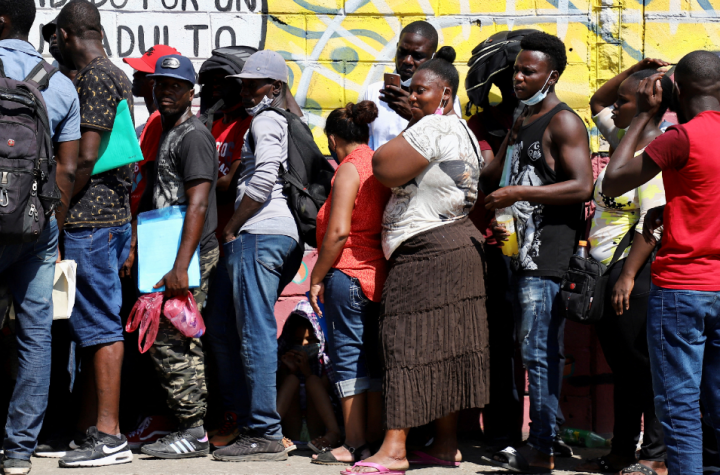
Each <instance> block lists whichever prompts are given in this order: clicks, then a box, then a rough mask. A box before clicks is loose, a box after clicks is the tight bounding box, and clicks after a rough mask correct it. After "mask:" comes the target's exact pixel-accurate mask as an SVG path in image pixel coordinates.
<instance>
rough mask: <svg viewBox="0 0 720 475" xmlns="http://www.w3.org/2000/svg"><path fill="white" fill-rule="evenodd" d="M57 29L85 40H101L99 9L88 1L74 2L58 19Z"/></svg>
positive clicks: (69, 4) (66, 7)
mask: <svg viewBox="0 0 720 475" xmlns="http://www.w3.org/2000/svg"><path fill="white" fill-rule="evenodd" d="M57 28H58V29H60V28H62V29H63V30H65V31H66V32H67V33H68V34H73V35H75V36H77V37H78V38H81V39H83V40H101V39H102V25H101V22H100V12H99V11H98V9H97V7H96V6H95V5H93V4H92V3H90V2H88V1H86V0H72V1H71V2H70V3H68V4H67V5H65V6H64V7H63V9H62V10H61V11H60V14H59V15H58V17H57Z"/></svg>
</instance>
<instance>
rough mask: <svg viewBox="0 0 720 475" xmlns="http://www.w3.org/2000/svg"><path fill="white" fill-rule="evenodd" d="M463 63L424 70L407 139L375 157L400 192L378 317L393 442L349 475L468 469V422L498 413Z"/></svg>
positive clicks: (378, 170)
mask: <svg viewBox="0 0 720 475" xmlns="http://www.w3.org/2000/svg"><path fill="white" fill-rule="evenodd" d="M454 59H455V50H454V49H452V48H450V47H443V48H441V49H440V50H439V51H438V53H437V54H436V55H435V58H434V59H432V60H430V61H428V62H426V63H425V64H423V65H421V66H420V67H419V68H418V70H417V72H416V73H415V74H414V75H413V77H412V82H411V84H410V97H409V101H410V106H411V110H412V120H411V121H410V123H409V124H408V128H407V129H406V130H405V131H404V132H402V133H401V134H400V135H398V136H397V137H396V138H394V139H392V140H390V141H389V142H388V143H386V144H385V145H383V146H382V147H380V148H379V149H378V150H377V151H376V152H375V154H374V155H373V160H372V162H373V174H374V176H375V178H377V180H378V181H379V182H380V183H381V184H383V185H385V186H387V187H390V188H391V196H390V200H389V201H388V204H387V206H386V207H385V212H384V215H383V223H382V237H381V241H382V248H383V253H384V255H385V257H386V258H387V259H388V260H389V261H390V268H389V272H388V278H387V280H386V282H385V287H384V290H383V294H382V302H381V309H380V348H381V352H382V353H381V356H382V360H383V368H384V371H385V375H384V379H383V399H384V413H385V426H386V427H385V429H386V430H387V432H386V434H385V439H384V441H383V444H382V447H381V448H380V450H379V451H378V452H377V453H376V454H375V455H373V456H372V457H370V458H368V459H366V460H364V461H361V462H357V463H355V465H354V466H353V467H352V468H351V469H348V470H346V471H345V472H343V473H344V474H351V473H383V474H394V475H398V474H402V473H404V472H405V471H406V470H407V469H408V468H409V466H410V464H418V465H435V466H449V467H456V466H459V465H460V463H461V461H462V455H461V453H460V451H459V450H458V441H457V420H458V413H459V411H461V410H462V409H467V408H476V407H483V406H484V405H485V404H487V402H488V396H489V393H488V389H489V387H488V386H489V358H488V331H487V317H486V313H485V283H484V275H483V274H484V265H485V264H484V256H483V251H482V243H483V241H484V238H483V235H482V233H481V232H480V231H479V230H478V229H477V228H476V227H475V225H473V223H472V221H470V219H469V218H468V214H469V213H470V211H471V210H472V208H473V206H475V203H476V200H477V196H478V180H479V176H480V172H481V171H482V169H483V166H484V163H485V161H484V158H483V157H482V155H481V154H480V147H479V145H478V142H477V140H476V139H475V137H474V136H473V134H472V132H470V129H468V126H467V124H466V123H465V121H464V120H463V119H462V118H461V117H459V116H458V115H456V114H455V112H454V110H453V106H452V104H453V99H454V98H455V95H456V94H457V90H458V85H459V75H458V72H457V69H455V67H454V66H453V65H452V61H454ZM333 278H334V277H333ZM433 421H434V422H435V429H436V431H435V437H434V441H433V443H432V444H431V445H429V446H427V447H425V448H424V449H423V451H416V452H413V453H410V454H408V453H407V450H406V440H407V435H408V432H409V430H410V428H411V427H418V426H421V425H424V424H428V423H430V422H433Z"/></svg>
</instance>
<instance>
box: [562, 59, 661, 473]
mask: <svg viewBox="0 0 720 475" xmlns="http://www.w3.org/2000/svg"><path fill="white" fill-rule="evenodd" d="M666 65H667V63H665V62H664V61H661V60H657V59H651V58H647V59H644V60H642V61H640V62H639V63H637V64H635V65H633V66H632V67H631V68H629V69H628V70H626V71H623V72H622V73H620V74H618V75H617V76H615V77H614V78H613V79H611V80H610V81H608V82H606V83H605V84H603V86H602V87H601V88H600V89H598V90H597V92H596V93H595V94H594V95H593V97H592V99H591V100H590V107H591V108H592V109H593V112H594V113H595V114H594V115H593V119H594V120H595V123H596V124H597V125H598V130H600V132H601V133H602V134H603V136H605V137H606V138H607V140H608V142H610V144H611V146H612V148H613V149H617V147H618V146H619V145H620V142H621V139H622V137H623V135H624V134H625V129H627V127H628V126H629V125H630V122H631V121H632V119H633V117H634V116H635V114H636V113H637V100H636V92H637V90H638V86H639V84H640V81H642V80H643V79H645V78H648V77H650V76H653V75H654V74H656V73H657V69H656V68H657V67H658V66H666ZM662 81H663V82H664V84H663V95H664V97H663V103H662V106H661V107H660V109H659V110H658V111H657V114H656V115H655V117H654V118H653V119H654V120H653V121H652V122H649V123H648V124H647V125H646V126H645V130H644V131H643V135H642V138H641V140H640V141H639V142H638V144H637V150H636V151H635V154H636V155H641V154H642V153H643V151H644V150H645V147H646V146H647V145H648V144H650V143H651V142H652V141H653V140H655V138H656V137H659V136H660V135H661V134H662V133H663V132H664V130H665V129H666V128H667V125H665V124H663V121H662V118H663V115H664V114H665V112H666V110H667V108H668V105H669V104H670V97H671V94H672V81H671V80H670V78H669V77H663V79H662ZM610 101H612V105H610V106H607V107H603V105H604V104H607V103H608V102H610ZM598 109H599V110H598ZM606 170H607V169H603V171H602V172H600V175H599V176H598V178H597V180H596V182H595V191H594V192H593V201H594V202H595V214H594V216H593V218H592V228H591V229H590V235H589V236H588V242H589V243H590V246H591V248H590V256H592V258H593V259H595V260H596V261H598V262H602V263H603V264H605V265H606V266H609V269H608V272H609V274H610V279H609V281H608V285H607V289H606V291H607V295H606V302H608V303H606V304H605V306H604V307H603V309H604V314H603V317H602V319H601V320H600V321H599V322H598V323H597V324H596V325H595V329H596V332H597V336H598V340H600V345H601V346H602V349H603V353H604V354H605V359H606V360H607V362H608V364H609V365H610V368H611V369H612V373H613V378H614V383H615V384H614V391H613V414H614V419H615V421H614V422H615V426H614V429H613V439H612V450H611V451H610V453H609V454H608V455H604V456H602V457H598V458H596V459H593V460H588V461H587V462H585V463H584V464H582V465H580V466H579V467H576V468H575V470H576V471H582V472H610V471H612V472H619V471H621V470H622V473H624V474H629V475H632V474H635V475H642V474H643V473H645V474H647V473H650V472H652V473H650V475H665V474H667V467H666V466H665V457H666V448H665V444H664V443H663V435H662V427H661V425H660V421H659V419H658V418H657V416H656V414H655V406H654V402H653V399H654V395H653V389H652V374H651V372H650V356H649V353H648V346H647V309H648V299H649V294H650V264H651V261H652V258H651V254H652V252H653V250H654V249H655V246H656V244H657V241H659V240H660V238H661V237H662V232H661V230H658V231H656V232H655V233H654V236H653V239H652V240H650V241H645V240H644V239H643V237H642V230H643V223H644V221H645V216H646V215H647V212H648V211H649V210H650V209H652V208H655V207H657V206H664V205H665V187H664V185H663V178H662V174H661V173H659V174H658V175H657V176H655V177H654V178H653V179H652V180H650V181H648V182H647V183H644V184H642V185H640V186H639V187H637V188H636V189H634V190H631V191H629V192H627V193H625V194H623V195H622V196H619V197H617V198H610V197H609V196H607V195H606V194H605V193H604V192H603V181H604V179H605V173H606ZM616 253H617V257H615V255H616ZM610 303H612V305H610ZM641 421H642V422H643V423H642V425H641ZM641 427H643V430H644V436H643V437H642V447H641V449H640V456H639V459H636V458H635V449H636V445H637V440H638V439H639V437H640V429H641ZM648 471H649V472H648Z"/></svg>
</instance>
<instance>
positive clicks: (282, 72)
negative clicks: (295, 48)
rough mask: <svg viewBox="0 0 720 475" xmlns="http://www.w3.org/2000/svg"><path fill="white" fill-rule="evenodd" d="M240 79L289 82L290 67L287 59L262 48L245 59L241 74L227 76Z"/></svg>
mask: <svg viewBox="0 0 720 475" xmlns="http://www.w3.org/2000/svg"><path fill="white" fill-rule="evenodd" d="M226 77H229V78H240V79H265V78H268V79H275V80H278V81H282V82H284V83H287V82H288V68H287V65H286V64H285V60H284V59H283V57H282V56H280V55H279V54H278V53H276V52H275V51H270V50H266V49H264V50H261V51H258V52H257V53H254V54H253V55H252V56H250V57H249V58H248V59H247V60H246V61H245V66H243V68H242V71H241V72H240V74H233V75H232V76H226Z"/></svg>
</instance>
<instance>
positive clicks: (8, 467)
mask: <svg viewBox="0 0 720 475" xmlns="http://www.w3.org/2000/svg"><path fill="white" fill-rule="evenodd" d="M2 468H3V473H4V474H5V475H25V474H27V473H30V469H31V468H32V463H31V462H30V461H29V460H20V459H9V458H3V459H2Z"/></svg>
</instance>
